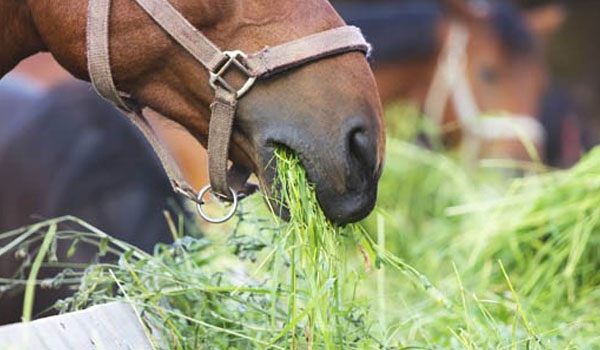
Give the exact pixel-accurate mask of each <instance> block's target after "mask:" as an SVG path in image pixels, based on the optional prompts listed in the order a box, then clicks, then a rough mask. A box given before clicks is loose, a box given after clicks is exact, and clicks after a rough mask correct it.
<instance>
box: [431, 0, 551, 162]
mask: <svg viewBox="0 0 600 350" xmlns="http://www.w3.org/2000/svg"><path fill="white" fill-rule="evenodd" d="M445 4H446V9H447V16H445V18H446V20H445V23H444V25H443V26H442V28H443V30H442V32H443V33H444V34H443V35H444V36H445V37H446V38H447V40H446V43H448V42H449V41H450V40H451V39H450V38H451V37H452V36H454V37H456V36H457V35H458V36H461V35H462V36H463V40H464V43H463V44H462V45H464V53H463V55H464V56H463V57H464V62H466V66H465V67H463V68H462V69H464V78H465V81H464V82H462V81H461V77H459V78H457V81H456V83H455V90H456V91H455V92H453V96H454V97H455V98H453V104H454V108H453V109H452V110H448V113H450V114H453V115H450V116H448V115H447V116H446V118H449V119H453V120H459V121H460V120H461V118H464V115H465V114H469V113H477V114H479V115H480V116H483V117H482V118H479V120H480V123H478V124H476V127H475V128H474V129H475V130H474V132H475V133H481V135H480V136H482V139H483V141H482V143H481V149H480V152H481V153H482V156H492V157H498V156H499V157H509V158H512V159H521V160H528V159H531V156H532V154H531V152H532V149H531V148H529V149H528V147H527V146H526V144H527V143H530V145H533V146H535V147H536V148H537V151H538V152H539V153H542V152H543V145H544V138H545V136H546V135H545V131H544V129H543V128H542V127H541V124H540V123H539V122H538V117H539V107H540V101H541V100H542V96H543V93H544V91H545V90H546V87H547V80H548V73H547V70H546V66H545V59H544V52H543V41H544V40H543V39H545V38H546V37H547V36H548V35H549V34H550V33H552V32H553V31H554V30H555V29H556V28H558V26H559V25H560V23H561V20H560V19H561V18H562V17H561V13H562V8H560V7H559V6H556V5H548V6H545V7H542V8H534V9H531V10H529V11H527V12H522V11H520V10H518V9H517V8H516V7H515V6H513V5H512V3H511V2H509V1H505V0H497V1H489V2H469V1H465V0H446V1H445ZM457 28H458V30H457ZM458 41H460V39H458ZM455 43H456V41H455ZM460 45H461V44H458V46H460ZM448 50H452V49H450V48H448V47H446V53H447V51H448ZM443 54H444V53H443ZM461 89H462V90H470V91H461ZM469 95H471V96H469ZM461 114H462V116H461ZM459 124H461V123H459ZM462 131H463V133H464V132H465V131H464V130H462ZM524 146H525V147H524Z"/></svg>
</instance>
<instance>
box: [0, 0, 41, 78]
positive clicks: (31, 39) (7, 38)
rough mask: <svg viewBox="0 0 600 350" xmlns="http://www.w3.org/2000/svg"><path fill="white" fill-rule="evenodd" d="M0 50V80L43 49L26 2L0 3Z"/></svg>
mask: <svg viewBox="0 0 600 350" xmlns="http://www.w3.org/2000/svg"><path fill="white" fill-rule="evenodd" d="M0 48H2V49H1V51H2V54H0V78H2V77H3V76H4V75H5V74H6V73H8V72H10V71H11V70H12V69H13V68H14V67H15V66H16V65H17V64H18V63H19V62H20V61H21V60H23V59H25V58H27V57H29V56H31V55H33V54H35V53H37V52H39V51H42V50H43V49H44V44H43V42H42V40H41V38H40V37H39V35H38V33H37V29H36V27H35V24H34V21H33V18H32V17H31V13H30V12H29V9H28V8H27V3H26V2H23V1H0Z"/></svg>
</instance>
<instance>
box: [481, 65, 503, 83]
mask: <svg viewBox="0 0 600 350" xmlns="http://www.w3.org/2000/svg"><path fill="white" fill-rule="evenodd" d="M479 76H480V78H481V80H483V81H484V82H485V83H487V84H494V83H496V82H497V81H498V80H499V78H500V73H498V71H497V70H496V69H494V68H492V67H483V68H481V70H480V71H479Z"/></svg>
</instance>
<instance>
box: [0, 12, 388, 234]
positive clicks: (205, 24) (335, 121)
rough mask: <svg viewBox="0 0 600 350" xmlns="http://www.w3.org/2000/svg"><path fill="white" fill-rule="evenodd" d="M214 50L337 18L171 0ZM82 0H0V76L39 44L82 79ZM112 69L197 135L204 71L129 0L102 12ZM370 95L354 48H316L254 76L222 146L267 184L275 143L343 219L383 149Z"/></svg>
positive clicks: (246, 47) (360, 200)
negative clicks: (307, 59)
mask: <svg viewBox="0 0 600 350" xmlns="http://www.w3.org/2000/svg"><path fill="white" fill-rule="evenodd" d="M172 5H173V6H174V7H175V8H176V9H177V10H179V11H180V12H181V13H182V14H183V16H184V17H186V18H187V19H188V21H190V22H191V23H192V24H193V25H194V26H195V27H196V28H198V29H200V30H201V31H202V32H203V33H204V34H205V35H206V36H207V37H208V38H209V39H210V40H211V41H212V42H213V43H215V44H216V45H218V46H219V47H221V48H223V49H240V50H243V51H245V52H255V51H258V50H260V49H262V48H263V47H265V46H268V45H277V44H281V43H284V42H289V41H291V40H294V39H297V38H301V37H304V36H307V35H309V34H312V33H317V32H320V31H323V30H327V29H331V28H335V27H339V26H342V25H343V21H342V20H341V18H340V17H339V16H338V15H337V14H336V12H335V10H334V9H333V8H332V7H331V5H330V4H329V3H328V2H327V1H325V0H308V1H302V2H297V1H291V0H278V1H276V3H273V1H263V0H257V1H252V2H223V1H214V0H203V1H191V0H177V1H172ZM86 16H87V12H86V3H82V2H81V1H80V0H39V1H35V2H25V1H10V0H1V1H0V47H1V48H2V55H1V56H0V76H3V75H4V74H6V73H7V72H9V71H10V70H11V69H12V68H14V67H15V66H16V65H17V64H18V63H19V62H20V61H21V60H23V59H25V58H26V57H28V56H30V55H32V54H35V53H36V52H39V51H50V52H51V53H52V54H53V56H54V57H55V58H56V60H57V61H58V62H59V63H60V64H61V65H62V66H63V67H65V68H66V69H67V70H68V71H69V72H70V73H71V74H73V75H74V76H76V77H78V78H80V79H84V80H88V79H89V73H88V69H87V62H86V19H87V17H86ZM110 32H111V41H110V51H111V67H112V71H113V77H114V80H115V81H116V84H117V86H118V87H119V89H120V90H122V91H125V92H127V93H129V94H130V95H131V96H133V97H134V98H135V99H136V100H137V101H139V102H140V103H141V104H142V105H144V106H147V107H149V108H152V109H153V110H156V111H157V112H159V113H161V114H162V115H165V116H167V117H168V118H169V119H171V120H173V121H175V122H176V123H178V124H180V125H182V126H183V127H185V128H186V129H187V130H188V131H189V132H190V133H191V134H192V135H193V136H194V137H195V138H196V139H197V140H198V141H199V142H200V143H201V144H203V145H204V146H206V145H207V141H208V125H209V119H210V118H209V104H210V102H211V100H212V95H213V92H212V90H211V89H210V86H209V82H208V74H207V72H206V71H205V70H204V69H203V68H202V67H201V66H200V65H199V63H198V62H197V61H196V60H194V58H193V57H192V56H191V55H189V54H188V53H187V52H186V51H185V50H184V49H183V48H182V47H181V46H179V45H177V44H176V43H175V42H174V41H173V40H172V39H171V38H170V37H169V36H168V35H167V34H166V33H165V32H164V31H163V30H162V29H161V28H160V27H159V26H158V25H157V24H156V23H155V22H154V21H153V20H152V19H151V18H150V17H149V16H148V15H147V14H146V13H145V12H144V11H143V10H142V8H140V7H139V6H138V5H137V4H136V3H135V2H134V1H132V0H114V4H113V9H112V11H111V16H110ZM381 115H382V111H381V106H380V102H379V96H378V94H377V89H376V86H375V81H374V79H373V76H372V73H371V71H370V68H369V66H368V64H367V61H366V60H365V57H364V55H362V54H360V53H348V54H343V55H337V56H335V57H330V58H326V59H322V60H320V61H318V62H314V63H311V64H309V65H306V66H303V67H301V68H298V69H294V70H291V71H288V72H286V73H285V74H281V75H277V76H275V77H272V78H269V79H263V80H261V81H260V82H258V83H257V84H256V86H255V88H254V89H252V90H251V91H250V92H249V93H248V95H247V96H245V97H244V99H243V100H241V101H240V104H239V108H238V113H237V116H236V120H235V125H234V131H233V135H232V140H231V148H230V152H229V156H230V159H231V160H232V161H233V162H235V163H236V164H238V165H240V166H243V167H246V168H248V169H250V170H252V171H253V172H254V173H256V174H257V175H258V177H259V179H260V181H261V183H263V184H264V185H265V186H263V189H265V190H269V188H270V184H271V183H272V176H273V174H272V173H270V172H266V171H265V168H266V165H267V164H268V162H269V161H270V160H271V158H272V154H273V149H274V148H275V146H277V145H284V146H287V147H289V148H290V149H292V150H293V151H295V152H296V153H297V154H298V155H299V156H300V158H301V159H302V161H303V164H304V165H305V167H306V169H307V172H308V174H309V177H310V178H311V180H312V181H314V182H315V184H316V190H317V197H318V199H319V202H320V204H321V207H322V208H323V210H324V211H325V213H326V215H327V216H328V217H330V218H331V219H333V220H335V221H337V222H350V221H355V220H358V219H360V218H362V217H364V216H365V215H367V214H368V213H369V212H370V211H371V210H372V208H373V206H374V202H375V197H376V188H377V181H378V178H379V174H380V172H381V165H382V157H383V151H384V132H383V126H382V120H381V119H382V118H381Z"/></svg>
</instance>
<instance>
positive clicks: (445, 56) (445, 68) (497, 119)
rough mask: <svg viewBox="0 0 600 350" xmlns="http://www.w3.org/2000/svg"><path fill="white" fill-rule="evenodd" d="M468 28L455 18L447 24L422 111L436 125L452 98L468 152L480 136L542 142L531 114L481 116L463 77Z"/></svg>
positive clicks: (541, 130)
mask: <svg viewBox="0 0 600 350" xmlns="http://www.w3.org/2000/svg"><path fill="white" fill-rule="evenodd" d="M468 43H469V31H468V29H467V28H465V27H464V26H463V25H461V24H460V23H457V22H452V23H451V24H450V29H449V31H448V36H447V38H446V43H445V45H444V48H443V50H442V52H441V56H440V59H439V60H438V64H437V67H436V71H435V74H434V78H433V80H432V82H431V86H430V88H429V91H428V93H427V97H426V99H425V115H426V116H428V117H430V118H431V119H433V121H434V123H436V125H441V124H442V123H443V117H444V112H445V111H446V108H447V107H448V103H449V102H453V104H454V108H455V111H456V114H457V116H458V122H459V125H460V126H461V128H462V130H463V131H464V133H465V134H466V136H467V138H468V140H467V141H468V144H469V146H470V147H471V148H472V149H471V150H465V151H467V152H469V153H471V154H475V153H477V152H478V149H479V147H480V141H481V140H501V139H515V140H521V141H529V142H533V143H534V144H538V145H543V144H544V140H545V137H546V133H545V130H544V127H543V126H542V124H541V123H540V122H539V121H538V120H537V119H536V118H534V117H533V116H525V115H515V114H504V115H501V116H485V117H482V111H481V109H480V108H479V106H478V104H477V101H476V99H475V95H474V93H473V88H472V86H471V83H470V82H469V78H468V77H467V61H468V57H467V46H468Z"/></svg>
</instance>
